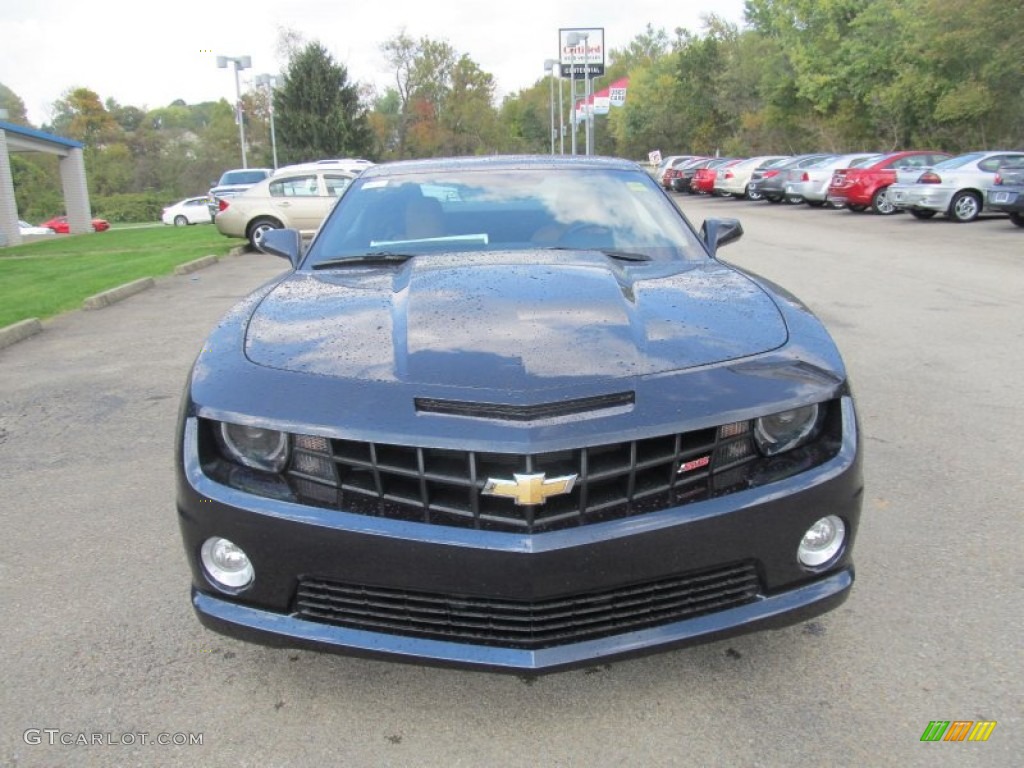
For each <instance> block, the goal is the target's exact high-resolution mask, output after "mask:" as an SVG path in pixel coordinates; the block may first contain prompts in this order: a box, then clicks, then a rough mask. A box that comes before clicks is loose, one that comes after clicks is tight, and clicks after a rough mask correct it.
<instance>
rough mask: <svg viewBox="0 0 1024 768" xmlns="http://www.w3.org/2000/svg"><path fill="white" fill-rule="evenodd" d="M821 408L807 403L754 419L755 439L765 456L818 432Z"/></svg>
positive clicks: (794, 446) (786, 449) (779, 451)
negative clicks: (800, 406)
mask: <svg viewBox="0 0 1024 768" xmlns="http://www.w3.org/2000/svg"><path fill="white" fill-rule="evenodd" d="M820 413H821V409H820V408H818V406H817V405H805V406H803V407H802V408H793V409H792V410H789V411H782V412H781V413H773V414H772V415H771V416H762V417H761V418H759V419H756V420H755V421H754V439H755V440H757V447H758V448H759V449H760V450H761V453H763V454H764V455H765V456H774V455H776V454H778V453H782V452H783V451H788V450H790V449H791V448H796V447H797V446H798V445H801V444H802V443H804V442H806V441H807V440H809V439H810V438H811V437H813V436H814V434H815V433H816V432H817V428H818V424H819V421H820V420H819V416H820Z"/></svg>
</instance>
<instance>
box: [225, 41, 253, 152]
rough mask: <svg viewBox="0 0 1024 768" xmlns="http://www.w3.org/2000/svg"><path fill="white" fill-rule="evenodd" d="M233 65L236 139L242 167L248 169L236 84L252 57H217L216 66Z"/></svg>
mask: <svg viewBox="0 0 1024 768" xmlns="http://www.w3.org/2000/svg"><path fill="white" fill-rule="evenodd" d="M229 61H230V62H231V63H232V64H234V65H235V118H236V119H237V120H238V139H239V142H240V143H241V145H242V167H243V168H248V167H249V164H248V163H247V162H246V159H245V121H244V120H243V119H242V88H241V86H240V85H239V84H238V72H239V70H242V69H249V68H250V67H251V66H252V56H218V57H217V66H218V67H219V68H220V69H227V66H228V62H229Z"/></svg>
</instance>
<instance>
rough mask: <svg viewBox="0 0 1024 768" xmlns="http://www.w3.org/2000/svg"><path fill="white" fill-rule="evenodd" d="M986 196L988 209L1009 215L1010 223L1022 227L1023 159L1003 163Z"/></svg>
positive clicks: (1023, 214)
mask: <svg viewBox="0 0 1024 768" xmlns="http://www.w3.org/2000/svg"><path fill="white" fill-rule="evenodd" d="M987 195H988V206H989V208H991V209H992V210H994V211H1005V212H1006V213H1008V214H1010V221H1012V222H1013V223H1014V224H1016V225H1017V226H1018V227H1024V158H1013V159H1011V160H1007V161H1006V162H1004V163H1003V165H1002V166H1001V167H1000V168H999V170H998V171H996V178H995V184H993V186H992V189H990V190H988V193H987Z"/></svg>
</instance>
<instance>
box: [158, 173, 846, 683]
mask: <svg viewBox="0 0 1024 768" xmlns="http://www.w3.org/2000/svg"><path fill="white" fill-rule="evenodd" d="M741 234H742V228H741V227H740V225H739V222H737V221H735V220H730V219H722V220H716V219H711V220H708V221H706V222H704V225H703V227H702V229H701V232H700V234H698V233H697V232H695V231H694V230H693V228H692V227H691V225H690V224H689V222H688V221H687V220H686V219H685V218H684V217H683V215H682V214H681V213H680V212H679V210H678V209H677V208H676V206H675V205H674V204H673V202H672V200H671V199H670V198H669V196H668V195H666V194H665V193H664V192H663V191H662V190H661V189H660V188H659V187H658V185H657V183H656V182H655V181H653V180H652V179H651V178H650V177H649V176H648V175H647V174H646V173H644V171H643V170H642V169H641V168H640V167H639V166H637V165H635V164H633V163H629V162H625V161H618V160H609V159H598V158H549V157H546V156H545V157H529V158H466V159H456V160H431V161H412V162H403V163H394V164H390V165H379V166H375V167H373V168H371V169H369V170H367V171H366V172H364V173H363V174H362V175H361V176H360V177H359V178H358V179H356V180H355V181H354V182H353V183H352V185H351V186H350V187H349V188H348V189H347V190H346V192H345V193H344V195H343V196H342V198H341V199H340V200H339V202H338V204H337V206H336V207H335V208H334V209H333V211H332V213H331V214H330V215H329V217H328V218H327V219H326V221H325V223H324V224H323V226H322V227H321V229H320V231H319V232H318V234H317V235H316V237H315V239H314V240H313V242H312V244H311V245H310V247H309V249H308V251H306V252H305V253H303V252H302V250H301V239H300V237H299V234H298V233H297V232H295V231H293V230H272V231H270V232H268V233H267V235H266V237H265V238H264V239H263V241H262V245H261V247H262V248H264V249H265V250H267V251H268V252H272V253H276V254H278V255H281V256H285V257H287V258H288V259H289V260H290V262H291V264H292V267H293V268H292V269H291V270H288V271H287V272H286V273H284V274H283V275H282V276H280V277H279V278H277V279H275V280H273V281H271V282H270V283H268V284H267V285H265V286H263V287H262V288H260V289H258V290H257V291H256V292H255V293H253V294H252V295H251V296H249V297H248V298H247V299H245V300H244V301H242V302H241V303H240V304H239V305H238V306H236V307H235V308H234V309H232V310H231V311H230V312H229V313H228V314H227V315H226V316H225V317H224V318H223V319H222V320H221V322H220V324H219V325H218V326H217V327H216V328H215V329H214V331H213V332H212V334H211V335H210V337H209V339H208V340H207V342H206V344H205V346H204V347H203V350H202V352H201V354H199V356H198V358H197V359H196V362H195V364H194V367H193V369H192V371H191V374H190V376H189V380H188V385H187V388H186V392H185V396H184V400H183V403H182V409H181V420H180V429H179V434H178V439H177V477H178V490H177V507H178V512H179V521H180V524H181V531H182V535H183V540H184V545H185V551H186V553H187V556H188V561H189V563H190V565H191V570H192V604H193V607H194V608H195V610H196V612H197V614H198V616H199V619H200V620H201V621H202V622H203V624H205V625H206V626H208V627H210V628H212V629H215V630H217V631H219V632H223V633H226V634H229V635H233V636H236V637H240V638H244V639H247V640H251V641H256V642H262V643H267V644H270V645H278V646H291V647H307V648H313V649H319V650H329V651H336V652H343V653H349V654H357V655H372V656H381V657H385V658H390V659H394V660H404V661H416V662H422V663H436V664H453V665H459V666H465V667H472V668H480V669H491V670H498V671H509V672H512V671H516V672H521V671H552V670H557V669H562V668H567V667H572V666H576V665H585V664H592V663H595V662H597V661H601V662H604V661H609V660H611V659H615V658H619V657H623V656H628V655H632V654H638V653H644V652H650V651H654V650H663V649H668V648H672V647H676V646H680V645H685V644H689V643H696V642H703V641H709V640H712V639H716V638H722V637H725V636H728V635H731V634H735V633H738V632H746V631H751V630H757V629H764V628H776V627H781V626H785V625H788V624H792V623H794V622H799V621H803V620H806V619H808V618H809V617H812V616H816V615H818V614H820V613H823V612H825V611H827V610H830V609H832V608H834V607H836V606H837V605H839V604H840V603H841V602H842V601H843V600H844V599H845V598H846V596H847V595H848V593H849V590H850V588H851V586H852V584H853V579H854V570H853V562H852V549H853V543H854V539H855V536H856V532H857V526H858V521H859V517H860V507H861V499H862V497H863V486H862V480H861V460H860V452H859V448H860V440H859V437H858V430H857V419H856V416H855V411H854V403H853V399H852V395H851V392H850V385H849V382H848V380H847V374H846V371H845V369H844V366H843V363H842V360H841V358H840V355H839V353H838V351H837V350H836V347H835V345H834V344H833V342H832V340H831V338H830V337H829V335H828V333H827V332H826V331H825V329H824V327H823V326H822V325H821V324H820V323H819V321H818V320H817V319H816V318H815V317H814V316H813V315H812V314H811V313H810V312H809V311H808V309H807V308H806V307H805V306H803V305H802V304H801V303H800V302H799V301H798V300H797V299H795V298H794V297H793V296H792V295H790V294H789V293H787V292H785V291H784V290H782V289H780V288H778V287H777V286H774V285H773V284H771V283H768V282H767V281H765V280H762V279H760V278H758V277H756V276H754V275H750V274H747V273H744V272H742V271H741V270H739V269H737V268H735V267H732V266H729V265H727V264H725V263H724V262H721V261H719V260H718V259H717V258H716V252H717V249H718V248H719V247H721V246H723V245H725V244H727V243H729V242H730V241H733V240H735V239H737V238H738V237H739V236H740V235H741Z"/></svg>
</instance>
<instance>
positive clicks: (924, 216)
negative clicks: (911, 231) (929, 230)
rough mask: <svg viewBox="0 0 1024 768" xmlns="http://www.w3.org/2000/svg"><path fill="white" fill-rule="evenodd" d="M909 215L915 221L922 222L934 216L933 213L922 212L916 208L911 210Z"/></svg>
mask: <svg viewBox="0 0 1024 768" xmlns="http://www.w3.org/2000/svg"><path fill="white" fill-rule="evenodd" d="M910 215H911V216H913V217H914V218H915V219H921V220H922V221H923V220H924V219H930V218H931V217H932V216H934V215H935V211H922V210H919V209H917V208H911V209H910Z"/></svg>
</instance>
